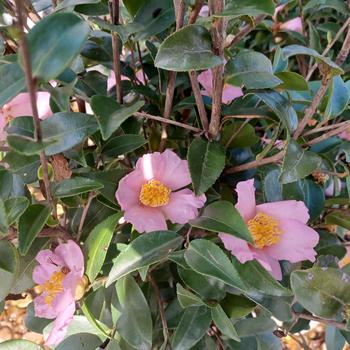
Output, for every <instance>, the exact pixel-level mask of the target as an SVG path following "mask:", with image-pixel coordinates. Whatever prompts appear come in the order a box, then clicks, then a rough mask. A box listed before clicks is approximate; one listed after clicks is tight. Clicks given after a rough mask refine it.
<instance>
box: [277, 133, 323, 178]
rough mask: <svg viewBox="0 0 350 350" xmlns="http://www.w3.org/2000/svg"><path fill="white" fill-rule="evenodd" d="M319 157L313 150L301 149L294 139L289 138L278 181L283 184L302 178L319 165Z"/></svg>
mask: <svg viewBox="0 0 350 350" xmlns="http://www.w3.org/2000/svg"><path fill="white" fill-rule="evenodd" d="M321 161H322V160H321V158H320V157H319V156H318V155H317V154H316V153H313V152H310V151H306V150H304V149H302V148H301V147H300V146H299V144H298V143H297V142H296V141H294V140H292V139H291V140H289V142H288V147H287V152H286V155H285V157H284V161H283V165H282V173H281V176H280V181H281V182H282V183H283V184H287V183H290V182H294V181H297V180H299V179H303V178H304V177H306V176H308V175H310V174H311V173H312V172H313V171H314V170H315V169H317V168H318V167H319V166H320V165H321Z"/></svg>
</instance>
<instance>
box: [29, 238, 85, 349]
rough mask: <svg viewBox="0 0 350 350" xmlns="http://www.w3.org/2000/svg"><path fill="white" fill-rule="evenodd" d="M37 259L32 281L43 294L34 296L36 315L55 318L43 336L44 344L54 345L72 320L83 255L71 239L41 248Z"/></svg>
mask: <svg viewBox="0 0 350 350" xmlns="http://www.w3.org/2000/svg"><path fill="white" fill-rule="evenodd" d="M36 260H37V261H38V262H39V265H37V266H36V267H35V269H34V271H33V280H34V282H35V283H37V284H38V285H39V289H41V291H42V293H41V294H40V295H39V296H37V297H36V298H35V299H34V310H35V316H37V317H43V318H48V319H55V321H54V324H53V328H52V329H51V332H50V334H49V335H48V337H47V339H45V342H46V344H47V345H55V344H58V343H59V342H60V341H62V339H63V338H64V336H65V334H66V331H67V327H68V324H69V323H70V321H71V320H72V319H73V315H74V312H75V301H76V296H77V294H76V293H77V292H78V291H79V287H81V285H82V280H83V275H84V256H83V254H82V251H81V249H80V248H79V246H78V245H77V244H76V243H75V242H73V241H72V240H70V241H68V242H67V243H62V244H60V245H59V246H58V247H57V248H56V249H55V250H54V251H51V250H49V249H46V250H42V251H40V252H39V253H38V255H37V256H36Z"/></svg>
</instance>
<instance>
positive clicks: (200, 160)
mask: <svg viewBox="0 0 350 350" xmlns="http://www.w3.org/2000/svg"><path fill="white" fill-rule="evenodd" d="M187 159H188V166H189V169H190V174H191V179H192V184H193V188H194V192H195V194H196V195H197V196H199V195H201V194H203V193H204V192H206V191H207V190H208V189H209V188H210V187H211V186H212V185H213V184H214V183H215V181H216V180H217V179H218V177H219V176H220V174H221V172H222V170H223V169H224V166H225V150H224V148H223V147H222V146H221V145H220V144H219V143H216V142H212V141H205V140H203V139H200V138H198V139H195V140H194V141H193V142H192V143H191V145H190V148H189V150H188V155H187Z"/></svg>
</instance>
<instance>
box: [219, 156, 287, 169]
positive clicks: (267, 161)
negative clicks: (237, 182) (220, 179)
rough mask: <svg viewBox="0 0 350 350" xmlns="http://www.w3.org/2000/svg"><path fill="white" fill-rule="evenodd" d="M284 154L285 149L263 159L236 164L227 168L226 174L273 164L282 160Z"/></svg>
mask: <svg viewBox="0 0 350 350" xmlns="http://www.w3.org/2000/svg"><path fill="white" fill-rule="evenodd" d="M283 156H284V151H281V152H279V153H276V154H275V155H273V156H271V157H266V158H263V159H258V160H254V161H252V162H249V163H245V164H241V165H236V166H234V167H231V168H228V169H226V170H225V172H224V173H225V174H234V173H239V172H240V171H244V170H248V169H254V168H257V167H259V166H262V165H266V164H271V163H277V162H278V161H279V160H281V159H282V158H283Z"/></svg>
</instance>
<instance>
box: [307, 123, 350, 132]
mask: <svg viewBox="0 0 350 350" xmlns="http://www.w3.org/2000/svg"><path fill="white" fill-rule="evenodd" d="M341 126H342V127H344V129H346V128H347V126H350V120H347V121H345V122H341V123H337V124H332V125H327V126H322V127H320V128H315V129H311V130H309V131H307V132H304V133H303V136H308V135H312V134H317V133H319V132H321V131H326V130H332V129H337V128H340V127H341Z"/></svg>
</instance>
